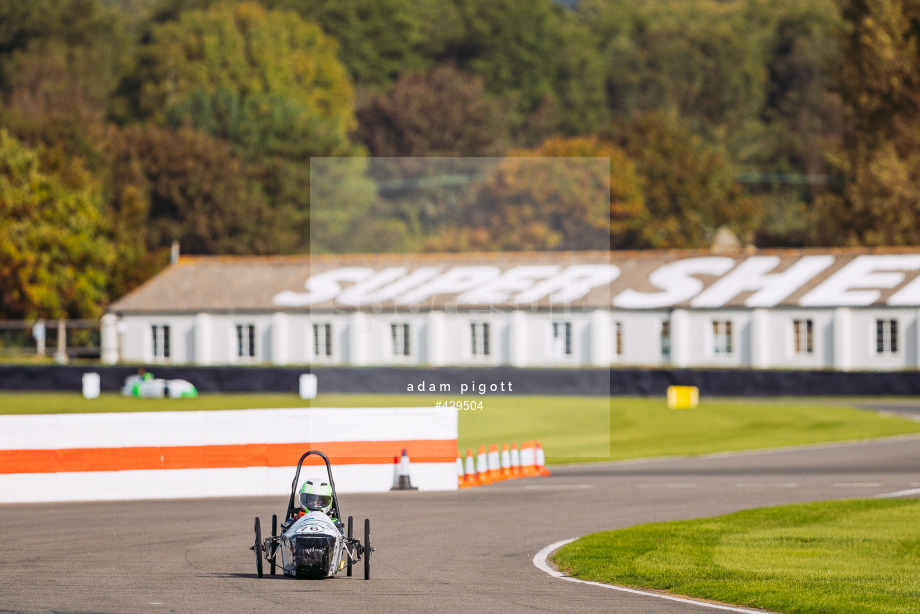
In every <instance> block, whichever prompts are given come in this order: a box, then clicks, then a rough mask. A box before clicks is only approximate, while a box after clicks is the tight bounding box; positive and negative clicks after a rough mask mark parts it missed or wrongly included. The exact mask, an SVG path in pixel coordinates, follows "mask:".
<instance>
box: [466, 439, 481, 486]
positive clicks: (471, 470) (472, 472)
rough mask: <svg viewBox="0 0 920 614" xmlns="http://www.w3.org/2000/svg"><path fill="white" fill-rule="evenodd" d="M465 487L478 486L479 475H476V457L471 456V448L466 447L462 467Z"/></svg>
mask: <svg viewBox="0 0 920 614" xmlns="http://www.w3.org/2000/svg"><path fill="white" fill-rule="evenodd" d="M463 472H464V473H465V474H466V475H465V476H464V482H465V484H466V485H465V486H464V487H465V488H470V487H471V486H479V477H478V476H477V475H476V459H475V458H474V457H473V449H472V448H467V449H466V464H465V466H464V467H463Z"/></svg>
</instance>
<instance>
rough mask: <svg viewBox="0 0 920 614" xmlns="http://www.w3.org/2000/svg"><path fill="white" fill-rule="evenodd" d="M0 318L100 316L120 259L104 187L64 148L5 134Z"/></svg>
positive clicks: (0, 156) (1, 137) (1, 143)
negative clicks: (27, 143) (35, 145)
mask: <svg viewBox="0 0 920 614" xmlns="http://www.w3.org/2000/svg"><path fill="white" fill-rule="evenodd" d="M0 228H3V231H2V232H0V297H2V299H0V300H2V303H0V314H2V317H5V318H35V317H46V318H60V317H76V318H93V317H98V316H99V315H101V311H102V306H103V305H104V304H105V302H106V300H107V296H106V292H105V287H106V281H107V279H106V276H107V272H108V270H109V268H110V267H111V265H112V261H113V259H114V255H115V254H114V251H113V249H112V247H111V245H110V244H109V242H108V236H107V227H106V223H105V219H104V217H103V213H102V197H101V192H100V188H99V185H98V184H97V183H96V182H95V181H94V180H93V178H92V177H91V176H90V175H89V174H88V173H86V171H85V170H84V169H83V167H82V165H81V164H80V163H79V162H78V161H73V160H70V159H68V158H67V157H66V156H64V155H62V153H61V151H60V150H47V149H42V150H39V151H33V150H31V149H28V148H26V147H24V146H23V145H22V144H21V143H20V142H18V141H17V140H16V139H14V138H13V137H11V136H10V135H9V133H7V132H6V131H5V130H2V131H0Z"/></svg>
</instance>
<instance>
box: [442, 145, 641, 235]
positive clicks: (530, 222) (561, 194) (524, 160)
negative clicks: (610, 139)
mask: <svg viewBox="0 0 920 614" xmlns="http://www.w3.org/2000/svg"><path fill="white" fill-rule="evenodd" d="M647 223H648V220H647V213H646V211H645V207H644V204H643V202H642V192H641V184H640V181H639V177H638V175H637V174H636V171H635V168H634V166H633V165H632V164H631V162H630V161H629V160H628V159H627V158H626V156H625V154H624V153H623V152H622V151H621V150H619V149H618V148H616V147H613V146H611V145H610V144H609V143H604V142H603V141H600V140H599V139H597V138H573V139H563V138H555V139H550V140H548V141H547V142H545V143H544V144H543V145H542V146H541V147H539V148H537V149H534V150H527V151H520V152H514V153H513V154H512V156H511V157H508V158H506V159H504V160H502V161H501V163H500V164H499V165H498V166H497V168H496V169H495V170H494V171H493V172H492V173H491V175H490V176H489V177H488V178H487V179H486V181H485V183H484V185H483V187H482V189H481V190H480V192H479V195H478V198H477V199H476V200H474V201H473V202H472V203H471V205H470V206H469V207H468V208H467V210H466V211H464V212H463V214H462V217H461V220H460V222H459V224H458V225H453V224H451V225H445V226H444V227H443V228H442V230H441V232H440V233H439V234H438V235H437V236H436V237H435V238H434V239H432V240H430V241H428V246H429V248H431V249H448V250H457V251H465V250H471V249H472V250H485V251H493V250H509V251H510V250H585V249H609V248H610V247H611V245H614V246H616V247H634V246H635V245H634V241H636V236H637V234H638V233H639V232H641V229H642V227H643V225H644V224H647Z"/></svg>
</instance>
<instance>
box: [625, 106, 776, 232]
mask: <svg viewBox="0 0 920 614" xmlns="http://www.w3.org/2000/svg"><path fill="white" fill-rule="evenodd" d="M614 143H615V144H618V145H619V146H621V147H622V148H623V149H624V151H625V152H626V154H627V155H628V156H629V158H630V159H631V160H633V161H634V162H635V164H636V169H637V171H638V173H639V175H640V176H641V177H642V178H643V181H644V185H645V188H644V194H645V206H646V207H647V208H648V215H649V218H648V219H649V224H648V225H647V226H646V227H645V229H644V230H643V232H642V239H643V242H644V243H645V246H647V247H652V248H657V249H661V248H675V247H708V246H709V245H710V244H711V243H712V240H713V239H714V238H715V235H716V232H717V231H718V230H719V228H721V227H722V226H726V227H728V228H729V229H730V230H731V231H732V232H734V233H735V235H736V236H737V237H738V238H739V239H740V240H741V241H742V243H750V242H751V239H752V233H753V231H754V230H755V229H756V228H757V226H758V223H759V221H760V215H761V203H760V201H759V200H758V199H756V198H751V197H747V196H744V195H743V194H742V192H741V188H740V187H739V186H738V184H736V183H735V172H734V169H733V168H732V166H731V165H730V164H729V162H728V160H727V158H726V157H725V155H724V154H723V153H722V152H721V151H720V150H719V149H718V148H715V147H712V146H710V145H707V144H706V143H705V142H704V141H703V140H702V139H701V138H700V137H698V136H696V135H694V134H693V133H692V132H691V131H690V129H689V128H688V127H687V126H686V124H684V123H681V122H680V121H679V120H678V119H677V118H676V117H675V116H673V115H669V114H664V113H654V112H652V113H644V114H640V115H638V116H637V117H636V118H635V119H634V120H633V121H632V122H630V123H628V124H625V125H624V124H621V125H619V126H617V127H616V129H615V130H614Z"/></svg>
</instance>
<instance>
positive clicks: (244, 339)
mask: <svg viewBox="0 0 920 614" xmlns="http://www.w3.org/2000/svg"><path fill="white" fill-rule="evenodd" d="M236 355H237V358H255V357H256V327H255V324H237V325H236Z"/></svg>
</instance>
